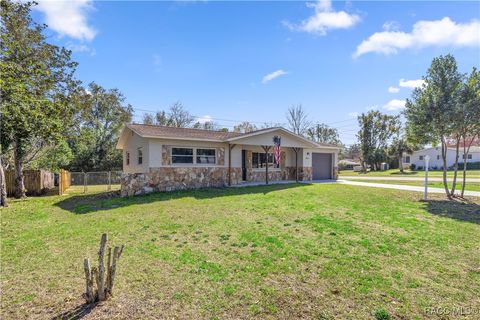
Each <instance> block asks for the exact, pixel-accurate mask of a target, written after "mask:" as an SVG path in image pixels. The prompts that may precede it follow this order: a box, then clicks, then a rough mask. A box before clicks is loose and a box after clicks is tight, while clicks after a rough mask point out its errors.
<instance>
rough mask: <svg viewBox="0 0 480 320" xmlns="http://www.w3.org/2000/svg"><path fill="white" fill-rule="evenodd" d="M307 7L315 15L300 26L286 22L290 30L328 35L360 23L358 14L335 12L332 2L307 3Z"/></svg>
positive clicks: (322, 0)
mask: <svg viewBox="0 0 480 320" xmlns="http://www.w3.org/2000/svg"><path fill="white" fill-rule="evenodd" d="M307 7H309V8H313V9H314V10H315V14H314V15H313V16H310V17H309V18H307V19H305V20H303V21H302V22H301V23H300V24H292V23H290V22H284V25H286V26H287V27H288V28H289V29H290V30H295V31H303V32H309V33H315V34H318V35H322V36H324V35H326V34H327V30H331V29H348V28H351V27H353V26H354V25H355V24H356V23H358V22H359V21H360V17H359V16H358V15H356V14H349V13H347V12H345V11H335V10H334V9H333V8H332V2H331V1H330V0H319V1H318V2H316V3H307Z"/></svg>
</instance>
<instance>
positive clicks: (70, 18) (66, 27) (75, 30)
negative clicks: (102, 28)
mask: <svg viewBox="0 0 480 320" xmlns="http://www.w3.org/2000/svg"><path fill="white" fill-rule="evenodd" d="M33 8H34V9H35V10H38V11H41V12H42V13H43V14H45V23H46V24H47V25H48V27H49V28H50V29H52V30H54V31H56V32H57V33H58V34H59V35H60V36H68V37H70V38H74V39H78V40H87V41H91V40H93V38H95V35H96V33H97V32H96V31H95V30H94V29H93V28H92V27H91V26H90V25H88V21H87V14H88V12H89V11H91V10H93V9H94V7H93V1H92V0H70V1H68V0H40V1H38V5H37V6H35V7H33Z"/></svg>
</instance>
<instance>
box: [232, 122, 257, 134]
mask: <svg viewBox="0 0 480 320" xmlns="http://www.w3.org/2000/svg"><path fill="white" fill-rule="evenodd" d="M255 130H257V126H256V125H254V124H253V123H250V122H248V121H244V122H242V123H240V124H237V125H236V126H234V127H233V132H242V133H247V132H252V131H255Z"/></svg>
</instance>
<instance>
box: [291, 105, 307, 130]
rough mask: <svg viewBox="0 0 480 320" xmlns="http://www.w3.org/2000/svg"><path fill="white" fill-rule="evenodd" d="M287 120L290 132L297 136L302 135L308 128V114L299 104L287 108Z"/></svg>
mask: <svg viewBox="0 0 480 320" xmlns="http://www.w3.org/2000/svg"><path fill="white" fill-rule="evenodd" d="M287 120H288V124H289V125H290V130H292V131H293V132H294V133H296V134H299V135H304V134H305V132H306V131H307V128H308V127H309V126H310V122H309V121H308V114H307V113H306V112H305V111H304V110H303V107H302V105H301V104H298V105H296V106H291V107H290V108H288V112H287Z"/></svg>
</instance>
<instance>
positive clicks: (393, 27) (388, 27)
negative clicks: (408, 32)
mask: <svg viewBox="0 0 480 320" xmlns="http://www.w3.org/2000/svg"><path fill="white" fill-rule="evenodd" d="M382 28H383V30H385V31H397V30H399V29H400V24H399V23H398V22H397V21H387V22H385V23H384V24H383V26H382Z"/></svg>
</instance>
